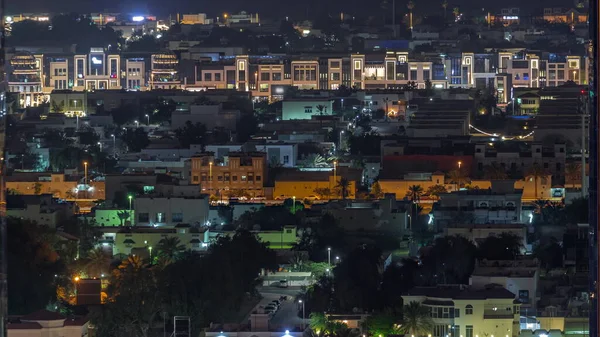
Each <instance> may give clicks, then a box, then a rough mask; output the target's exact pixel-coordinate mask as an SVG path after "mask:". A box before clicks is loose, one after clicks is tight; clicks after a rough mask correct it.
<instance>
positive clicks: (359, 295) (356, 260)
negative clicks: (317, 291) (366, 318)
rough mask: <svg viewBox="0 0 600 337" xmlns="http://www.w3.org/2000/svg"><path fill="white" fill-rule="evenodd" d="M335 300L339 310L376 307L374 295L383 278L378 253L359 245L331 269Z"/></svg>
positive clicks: (380, 259)
mask: <svg viewBox="0 0 600 337" xmlns="http://www.w3.org/2000/svg"><path fill="white" fill-rule="evenodd" d="M333 273H334V276H335V277H334V284H335V287H334V289H335V294H336V299H337V301H338V303H339V306H340V308H339V309H340V310H341V311H351V310H352V309H353V308H361V309H363V310H372V309H375V308H376V307H378V301H377V298H378V296H377V294H378V292H379V289H380V287H381V281H382V279H383V259H382V253H381V250H380V249H379V248H377V247H375V246H371V245H362V246H359V247H358V248H356V249H354V250H353V251H351V252H350V253H349V254H348V255H347V256H346V257H345V258H344V259H343V260H342V262H340V263H339V264H338V265H337V266H336V267H335V268H334V270H333Z"/></svg>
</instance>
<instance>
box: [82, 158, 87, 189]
mask: <svg viewBox="0 0 600 337" xmlns="http://www.w3.org/2000/svg"><path fill="white" fill-rule="evenodd" d="M87 166H88V162H87V161H84V162H83V172H84V178H83V184H84V185H87V181H88V178H87Z"/></svg>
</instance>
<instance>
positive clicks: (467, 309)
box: [465, 304, 473, 315]
mask: <svg viewBox="0 0 600 337" xmlns="http://www.w3.org/2000/svg"><path fill="white" fill-rule="evenodd" d="M465 315H473V306H472V305H470V304H467V306H466V307H465Z"/></svg>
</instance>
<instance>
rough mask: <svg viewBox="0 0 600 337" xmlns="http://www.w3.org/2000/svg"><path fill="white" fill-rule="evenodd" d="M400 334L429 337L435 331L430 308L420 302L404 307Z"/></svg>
mask: <svg viewBox="0 0 600 337" xmlns="http://www.w3.org/2000/svg"><path fill="white" fill-rule="evenodd" d="M402 314H403V315H402V316H403V317H402V323H401V324H400V329H399V330H400V332H402V333H404V334H405V335H411V336H417V337H420V336H427V335H429V334H431V332H432V331H433V325H434V324H433V320H432V319H431V314H430V313H429V308H427V307H425V306H423V305H421V304H420V303H419V302H415V301H413V302H410V303H408V304H407V305H405V306H404V310H403V313H402Z"/></svg>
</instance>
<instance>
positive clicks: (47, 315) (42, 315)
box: [21, 309, 65, 321]
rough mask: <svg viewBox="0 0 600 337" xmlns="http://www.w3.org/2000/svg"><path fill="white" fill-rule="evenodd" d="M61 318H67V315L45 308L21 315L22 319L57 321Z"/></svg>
mask: <svg viewBox="0 0 600 337" xmlns="http://www.w3.org/2000/svg"><path fill="white" fill-rule="evenodd" d="M61 319H65V316H63V315H61V314H59V313H58V312H54V311H49V310H45V309H43V310H38V311H36V312H32V313H31V314H27V315H25V316H23V317H21V320H22V321H57V320H61Z"/></svg>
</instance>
